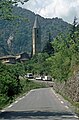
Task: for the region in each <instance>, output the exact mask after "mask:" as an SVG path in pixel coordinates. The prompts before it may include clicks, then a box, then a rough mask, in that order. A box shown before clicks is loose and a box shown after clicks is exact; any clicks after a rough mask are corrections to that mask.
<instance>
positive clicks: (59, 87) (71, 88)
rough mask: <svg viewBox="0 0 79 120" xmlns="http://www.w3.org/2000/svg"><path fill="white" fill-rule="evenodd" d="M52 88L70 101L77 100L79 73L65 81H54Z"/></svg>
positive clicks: (78, 99)
mask: <svg viewBox="0 0 79 120" xmlns="http://www.w3.org/2000/svg"><path fill="white" fill-rule="evenodd" d="M53 88H54V89H55V90H56V91H57V92H59V93H61V94H62V95H63V96H65V97H67V98H69V99H71V100H72V101H74V102H79V73H76V75H74V77H72V78H71V79H70V80H68V81H66V82H63V83H60V82H58V81H55V83H54V85H53Z"/></svg>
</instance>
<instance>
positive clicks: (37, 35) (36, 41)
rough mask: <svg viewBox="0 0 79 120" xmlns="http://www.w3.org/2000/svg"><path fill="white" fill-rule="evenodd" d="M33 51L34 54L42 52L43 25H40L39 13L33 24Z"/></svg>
mask: <svg viewBox="0 0 79 120" xmlns="http://www.w3.org/2000/svg"><path fill="white" fill-rule="evenodd" d="M32 51H33V55H35V54H37V53H40V52H41V27H40V25H39V22H38V16H37V15H36V17H35V21H34V26H33V37H32Z"/></svg>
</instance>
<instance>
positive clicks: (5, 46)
mask: <svg viewBox="0 0 79 120" xmlns="http://www.w3.org/2000/svg"><path fill="white" fill-rule="evenodd" d="M14 14H15V15H16V16H17V19H15V20H13V21H7V20H4V21H3V20H0V56H3V55H7V54H14V55H15V54H17V53H20V52H24V51H27V52H29V53H30V52H31V46H32V27H33V23H34V19H35V14H34V13H33V12H31V11H29V10H26V9H22V8H20V7H14ZM18 16H20V17H18ZM38 17H39V23H40V26H41V41H42V48H43V47H44V46H45V43H46V42H47V41H48V40H49V32H50V33H51V40H53V38H55V37H56V36H57V35H58V34H59V33H63V34H64V35H67V33H68V32H69V30H70V27H71V25H70V24H68V23H67V22H64V21H63V20H62V19H58V18H53V19H47V18H46V19H45V18H43V17H41V16H39V15H38Z"/></svg>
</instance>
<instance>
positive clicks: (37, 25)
mask: <svg viewBox="0 0 79 120" xmlns="http://www.w3.org/2000/svg"><path fill="white" fill-rule="evenodd" d="M33 28H40V25H39V22H38V16H37V15H36V17H35V22H34V26H33Z"/></svg>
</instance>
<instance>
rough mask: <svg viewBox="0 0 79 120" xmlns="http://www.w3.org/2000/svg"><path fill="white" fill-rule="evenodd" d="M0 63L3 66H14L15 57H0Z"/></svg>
mask: <svg viewBox="0 0 79 120" xmlns="http://www.w3.org/2000/svg"><path fill="white" fill-rule="evenodd" d="M0 61H1V62H2V63H5V64H15V63H16V57H15V56H12V55H7V56H3V57H0Z"/></svg>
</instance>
